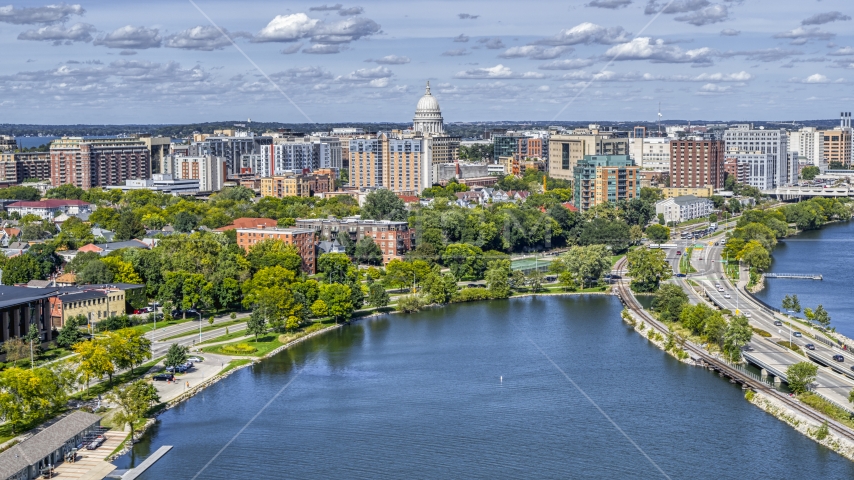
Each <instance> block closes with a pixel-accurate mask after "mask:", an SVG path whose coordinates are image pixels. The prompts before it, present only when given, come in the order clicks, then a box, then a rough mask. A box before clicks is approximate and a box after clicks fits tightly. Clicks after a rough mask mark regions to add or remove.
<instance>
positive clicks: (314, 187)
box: [261, 173, 335, 198]
mask: <svg viewBox="0 0 854 480" xmlns="http://www.w3.org/2000/svg"><path fill="white" fill-rule="evenodd" d="M334 190H335V180H334V178H333V177H332V175H322V174H306V175H299V174H296V173H286V174H284V175H275V176H272V177H265V178H262V179H261V196H262V197H276V198H284V197H311V196H313V195H314V194H315V193H325V192H331V191H334Z"/></svg>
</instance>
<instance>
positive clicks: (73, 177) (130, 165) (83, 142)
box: [50, 137, 151, 189]
mask: <svg viewBox="0 0 854 480" xmlns="http://www.w3.org/2000/svg"><path fill="white" fill-rule="evenodd" d="M150 175H151V163H150V158H149V151H148V147H146V145H145V143H143V142H142V141H140V140H136V139H128V138H83V137H62V138H61V139H58V140H54V141H53V142H51V144H50V177H51V178H50V181H51V183H52V184H53V186H55V187H57V186H59V185H65V184H70V185H74V186H77V187H80V188H83V189H89V188H92V187H106V186H109V185H121V184H123V183H124V182H125V180H133V179H144V178H148V177H149V176H150Z"/></svg>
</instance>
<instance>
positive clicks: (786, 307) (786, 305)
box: [782, 295, 792, 311]
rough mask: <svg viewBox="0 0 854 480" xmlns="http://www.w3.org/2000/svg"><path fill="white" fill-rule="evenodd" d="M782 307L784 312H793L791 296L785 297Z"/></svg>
mask: <svg viewBox="0 0 854 480" xmlns="http://www.w3.org/2000/svg"><path fill="white" fill-rule="evenodd" d="M782 307H783V311H789V310H791V309H792V297H790V296H789V295H786V296H785V297H783V302H782Z"/></svg>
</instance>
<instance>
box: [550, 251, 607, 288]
mask: <svg viewBox="0 0 854 480" xmlns="http://www.w3.org/2000/svg"><path fill="white" fill-rule="evenodd" d="M556 262H558V263H556ZM550 268H551V269H552V271H554V272H555V273H560V272H563V271H568V272H570V273H572V275H573V276H574V278H575V282H576V284H578V285H580V286H582V287H586V286H591V285H595V284H597V283H599V278H601V277H602V275H603V274H604V273H605V272H607V271H608V270H610V269H611V255H610V253H609V252H608V249H607V248H606V247H605V246H604V245H590V246H586V247H579V246H575V247H572V248H570V249H569V251H568V252H566V253H564V254H563V255H561V256H560V257H559V258H558V259H557V260H555V261H554V262H552V265H550Z"/></svg>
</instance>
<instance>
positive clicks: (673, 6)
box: [644, 0, 711, 15]
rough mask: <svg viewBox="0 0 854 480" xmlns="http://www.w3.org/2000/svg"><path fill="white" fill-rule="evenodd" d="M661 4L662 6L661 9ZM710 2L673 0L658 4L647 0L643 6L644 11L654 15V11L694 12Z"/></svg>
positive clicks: (703, 0)
mask: <svg viewBox="0 0 854 480" xmlns="http://www.w3.org/2000/svg"><path fill="white" fill-rule="evenodd" d="M662 4H664V8H663V9H662ZM709 5H711V3H710V2H709V1H708V0H673V1H671V2H665V1H664V0H662V3H661V4H659V3H658V1H656V0H649V2H647V4H646V8H644V13H645V14H647V15H654V14H656V13H659V12H661V13H688V12H696V11H697V10H700V9H703V8H705V7H708V6H709Z"/></svg>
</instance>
